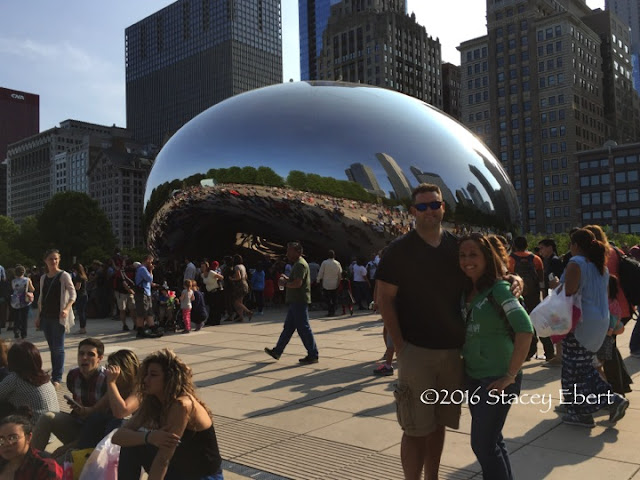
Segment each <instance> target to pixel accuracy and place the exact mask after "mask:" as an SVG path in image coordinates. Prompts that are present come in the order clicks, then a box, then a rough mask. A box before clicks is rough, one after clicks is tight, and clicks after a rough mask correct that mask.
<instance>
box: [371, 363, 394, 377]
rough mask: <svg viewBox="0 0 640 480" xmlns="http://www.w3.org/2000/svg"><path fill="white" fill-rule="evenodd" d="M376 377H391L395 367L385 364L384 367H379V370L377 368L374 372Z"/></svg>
mask: <svg viewBox="0 0 640 480" xmlns="http://www.w3.org/2000/svg"><path fill="white" fill-rule="evenodd" d="M373 374H374V375H379V376H381V377H389V376H391V375H393V367H390V366H387V365H385V364H384V363H383V364H382V365H379V366H378V368H376V369H375V370H374V371H373Z"/></svg>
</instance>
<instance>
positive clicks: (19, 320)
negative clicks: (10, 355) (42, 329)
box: [9, 306, 29, 338]
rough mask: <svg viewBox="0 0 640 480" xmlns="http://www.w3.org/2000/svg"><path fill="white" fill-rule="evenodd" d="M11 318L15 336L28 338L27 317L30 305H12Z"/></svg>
mask: <svg viewBox="0 0 640 480" xmlns="http://www.w3.org/2000/svg"><path fill="white" fill-rule="evenodd" d="M9 318H10V319H11V321H12V322H13V336H14V337H15V338H27V319H28V318H29V306H26V307H22V308H13V307H11V313H10V317H9Z"/></svg>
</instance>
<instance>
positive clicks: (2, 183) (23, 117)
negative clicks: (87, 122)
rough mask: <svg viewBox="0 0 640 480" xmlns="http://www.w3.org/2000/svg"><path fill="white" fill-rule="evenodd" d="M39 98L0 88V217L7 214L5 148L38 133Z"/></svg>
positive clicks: (30, 94)
mask: <svg viewBox="0 0 640 480" xmlns="http://www.w3.org/2000/svg"><path fill="white" fill-rule="evenodd" d="M39 129H40V97H39V96H38V95H34V94H32V93H26V92H21V91H18V90H9V89H7V88H0V215H6V214H7V166H6V164H4V163H3V162H4V160H5V158H6V157H7V147H8V146H9V144H11V143H13V142H17V141H18V140H22V139H23V138H26V137H30V136H31V135H35V134H36V133H38V130H39Z"/></svg>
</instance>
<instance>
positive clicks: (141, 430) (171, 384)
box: [112, 349, 223, 480]
mask: <svg viewBox="0 0 640 480" xmlns="http://www.w3.org/2000/svg"><path fill="white" fill-rule="evenodd" d="M138 378H139V385H140V390H141V392H140V396H141V397H140V398H141V402H140V409H139V410H138V411H137V412H136V413H135V414H134V416H133V417H132V418H131V420H129V421H128V422H127V423H126V424H125V425H124V426H123V427H121V428H119V429H118V430H117V431H116V432H115V433H114V435H113V438H112V441H113V443H114V444H116V445H120V446H121V447H122V448H121V450H120V460H119V462H118V478H123V479H129V478H139V477H140V469H141V467H143V468H144V469H145V470H146V471H147V472H148V473H149V480H159V479H166V480H173V479H181V480H191V479H193V480H195V479H208V480H222V478H223V477H222V470H221V464H222V459H221V457H220V452H219V450H218V441H217V438H216V432H215V429H214V426H213V420H212V413H211V411H210V410H209V409H208V408H207V406H206V405H205V404H204V402H202V400H200V399H199V398H198V397H197V395H196V393H195V386H194V384H193V378H192V372H191V368H189V367H188V366H187V365H186V364H185V363H184V362H183V361H182V360H180V359H179V358H178V357H177V356H176V354H175V353H173V352H172V351H171V350H167V349H163V350H160V351H158V352H154V353H152V354H151V355H149V356H148V357H147V358H145V359H144V361H143V362H142V365H141V367H140V373H139V376H138Z"/></svg>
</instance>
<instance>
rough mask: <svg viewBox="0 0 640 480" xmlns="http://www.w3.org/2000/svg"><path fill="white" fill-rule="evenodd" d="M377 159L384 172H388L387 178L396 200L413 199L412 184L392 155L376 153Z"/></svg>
mask: <svg viewBox="0 0 640 480" xmlns="http://www.w3.org/2000/svg"><path fill="white" fill-rule="evenodd" d="M376 158H377V159H378V161H379V162H380V165H382V167H383V168H384V171H385V172H387V178H388V179H389V182H391V186H392V187H393V193H394V195H393V196H394V198H396V199H398V200H401V199H403V198H411V190H412V188H411V184H410V183H409V180H408V179H407V177H406V176H405V174H404V173H403V172H402V169H401V168H400V165H398V163H397V162H396V161H395V160H394V159H393V157H392V156H391V155H387V154H386V153H382V152H380V153H376Z"/></svg>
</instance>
